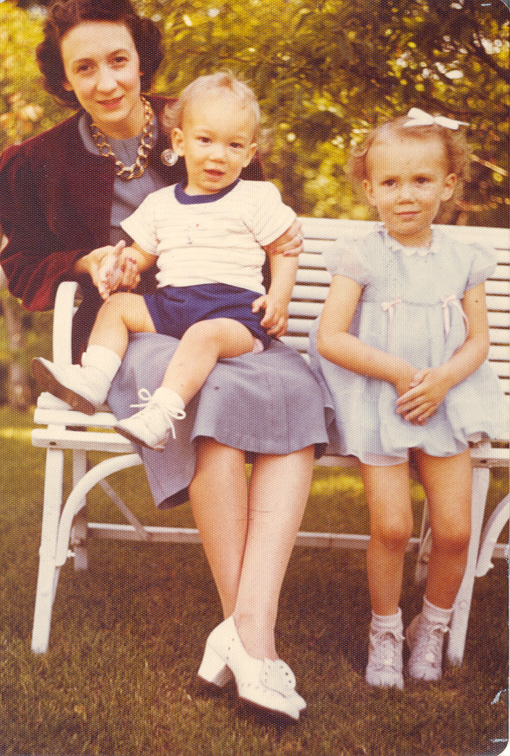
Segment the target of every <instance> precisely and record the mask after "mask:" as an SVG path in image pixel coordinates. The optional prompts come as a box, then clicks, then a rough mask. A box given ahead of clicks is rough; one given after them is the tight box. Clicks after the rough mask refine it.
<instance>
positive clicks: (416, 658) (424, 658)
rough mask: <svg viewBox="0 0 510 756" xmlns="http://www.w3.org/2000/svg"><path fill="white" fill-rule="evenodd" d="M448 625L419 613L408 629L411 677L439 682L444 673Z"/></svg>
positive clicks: (409, 670)
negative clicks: (444, 647)
mask: <svg viewBox="0 0 510 756" xmlns="http://www.w3.org/2000/svg"><path fill="white" fill-rule="evenodd" d="M447 632H448V627H447V626H446V625H442V624H435V623H433V622H430V621H429V620H427V619H426V618H425V617H424V616H423V614H418V615H417V616H416V617H415V618H414V619H413V621H412V622H411V624H410V625H409V627H408V628H407V631H406V640H407V645H408V646H409V650H410V652H411V655H410V657H409V661H408V663H407V672H408V674H409V677H412V678H413V679H414V680H425V681H426V682H437V680H440V679H441V677H442V675H443V642H444V636H445V634H446V633H447Z"/></svg>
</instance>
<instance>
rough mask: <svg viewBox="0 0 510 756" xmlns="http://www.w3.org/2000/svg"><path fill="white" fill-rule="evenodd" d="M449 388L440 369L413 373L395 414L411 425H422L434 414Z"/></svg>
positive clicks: (443, 372)
mask: <svg viewBox="0 0 510 756" xmlns="http://www.w3.org/2000/svg"><path fill="white" fill-rule="evenodd" d="M450 388H451V386H450V384H449V382H448V380H447V378H446V375H445V371H444V370H442V369H441V368H425V369H423V370H418V372H417V373H415V375H414V377H413V379H412V381H411V383H410V386H409V390H408V391H406V392H405V393H404V394H402V395H401V396H400V397H399V398H398V400H397V413H398V414H399V415H401V417H402V418H403V419H404V420H406V421H407V422H409V423H412V424H413V425H424V424H425V423H426V422H427V420H429V418H431V417H432V416H433V415H434V413H435V412H436V410H437V408H438V407H439V405H440V404H441V402H442V401H443V400H444V398H445V396H446V394H447V393H448V391H449V390H450Z"/></svg>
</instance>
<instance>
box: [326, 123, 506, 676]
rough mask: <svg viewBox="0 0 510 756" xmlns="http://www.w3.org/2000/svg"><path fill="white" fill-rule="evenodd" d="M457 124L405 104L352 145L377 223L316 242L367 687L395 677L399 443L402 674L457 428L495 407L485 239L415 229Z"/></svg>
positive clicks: (416, 651) (446, 534) (450, 175)
mask: <svg viewBox="0 0 510 756" xmlns="http://www.w3.org/2000/svg"><path fill="white" fill-rule="evenodd" d="M459 125H461V124H459V123H458V122H456V121H452V120H451V119H446V118H442V117H437V118H435V117H432V116H429V115H427V114H424V113H423V112H422V111H418V110H417V109H413V110H411V111H410V112H409V115H408V116H407V117H405V116H404V117H399V118H396V119H395V120H392V121H390V122H388V123H385V124H383V125H381V126H379V127H377V128H376V129H375V130H374V131H373V132H372V133H371V134H370V135H369V136H368V138H367V140H366V142H365V144H364V146H363V147H362V148H361V149H358V150H357V151H356V152H355V153H354V154H353V156H352V161H351V171H350V172H351V175H352V177H353V178H355V179H357V180H359V181H360V182H361V184H362V187H363V190H364V192H365V194H366V197H367V199H368V201H369V202H370V204H371V205H373V206H375V207H376V208H377V211H378V213H379V216H380V219H381V221H382V225H381V227H380V228H379V229H377V230H376V231H374V232H373V233H370V234H368V235H367V236H366V237H364V238H362V239H360V240H352V241H351V242H350V243H348V242H342V243H338V244H337V245H336V246H335V248H334V249H333V250H332V251H331V252H328V253H327V265H328V268H329V270H330V272H331V273H332V275H333V280H332V283H331V289H330V292H329V295H328V298H327V301H326V304H325V306H324V310H323V313H322V315H321V318H320V323H319V326H318V334H317V343H316V345H315V346H314V345H313V344H312V347H311V357H312V364H313V366H314V367H315V369H316V370H317V371H318V372H320V375H321V376H322V377H323V378H324V379H325V380H326V383H327V385H328V387H329V389H330V392H331V395H332V397H333V400H334V406H335V413H336V422H335V428H334V431H335V432H336V434H337V435H338V439H339V449H338V451H340V453H343V454H353V455H355V456H356V457H358V459H359V461H360V468H361V474H362V478H363V483H364V486H365V492H366V497H367V502H368V507H369V512H370V543H369V547H368V553H367V570H368V582H369V590H370V597H371V604H372V622H371V627H370V636H369V657H368V666H367V669H366V681H367V682H368V683H369V684H370V685H375V686H383V687H384V686H396V687H398V688H402V687H403V662H402V652H403V641H404V637H403V626H402V617H401V610H400V608H399V602H400V595H401V589H402V575H403V565H404V554H405V550H406V545H407V542H408V540H409V538H410V536H411V532H412V525H413V521H412V512H411V501H410V493H409V463H410V455H412V460H413V461H414V463H415V464H416V467H417V469H418V471H419V475H420V480H421V482H422V484H423V486H424V488H425V492H426V495H427V500H428V504H429V507H430V520H431V529H432V551H431V554H430V562H429V571H428V580H427V586H426V591H425V597H424V600H423V609H422V612H421V614H419V615H418V616H417V617H415V619H414V620H413V621H412V622H411V624H410V626H409V628H408V630H407V633H406V640H407V643H408V645H409V648H410V658H409V665H408V673H409V675H410V677H412V678H415V679H421V680H438V679H440V677H441V674H442V649H443V639H444V635H445V633H446V632H447V628H448V624H449V621H450V618H451V615H452V606H453V602H454V600H455V596H456V594H457V591H458V589H459V586H460V583H461V581H462V577H463V574H464V570H465V565H466V558H467V550H468V544H469V538H470V526H471V462H470V455H469V449H468V442H469V440H470V438H471V437H472V434H475V433H477V434H480V433H482V434H486V435H487V436H493V435H497V433H498V432H499V419H500V418H501V417H502V416H503V412H504V410H503V409H502V405H501V404H500V400H501V394H500V389H499V385H498V380H497V378H496V376H495V375H494V374H493V373H492V371H491V368H490V366H489V364H488V362H487V359H486V358H487V354H488V348H489V333H488V325H487V315H486V307H485V295H484V281H485V279H486V278H488V277H489V276H490V275H491V273H492V272H493V270H494V267H495V263H494V260H493V257H492V254H491V253H490V252H488V251H487V250H485V249H483V248H482V247H480V246H478V245H477V244H462V243H459V242H457V241H454V240H452V239H449V238H448V236H447V235H446V234H445V233H443V232H442V231H441V230H440V229H439V228H434V229H432V228H431V224H432V222H433V220H434V218H435V217H436V215H437V212H438V210H439V207H440V205H441V203H442V202H445V201H446V200H449V199H450V198H451V197H452V195H453V194H454V190H455V189H456V186H457V184H458V183H459V180H460V179H461V176H462V171H463V165H464V162H465V159H466V155H467V150H466V148H465V141H464V139H463V137H462V134H461V132H460V131H459Z"/></svg>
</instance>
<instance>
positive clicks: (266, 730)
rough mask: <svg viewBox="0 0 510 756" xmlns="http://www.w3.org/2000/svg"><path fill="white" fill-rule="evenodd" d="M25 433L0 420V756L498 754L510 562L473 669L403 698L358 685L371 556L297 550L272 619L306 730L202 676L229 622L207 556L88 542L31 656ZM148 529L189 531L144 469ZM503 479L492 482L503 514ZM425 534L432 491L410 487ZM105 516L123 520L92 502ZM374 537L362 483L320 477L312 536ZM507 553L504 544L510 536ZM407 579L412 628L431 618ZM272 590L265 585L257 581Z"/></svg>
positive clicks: (128, 477) (477, 606) (485, 611)
mask: <svg viewBox="0 0 510 756" xmlns="http://www.w3.org/2000/svg"><path fill="white" fill-rule="evenodd" d="M30 429H31V417H30V416H29V415H19V414H16V415H15V414H12V413H9V412H8V411H7V410H6V409H2V408H0V466H1V467H0V480H1V486H2V489H1V490H2V495H1V501H0V537H1V544H2V548H1V556H0V558H1V560H2V564H1V570H2V572H1V574H2V579H1V581H0V592H1V593H0V612H1V621H0V683H1V699H0V754H2V756H7V754H15V756H28V755H29V754H30V755H32V754H33V755H34V756H71V755H73V756H74V755H75V754H76V755H77V754H85V755H86V756H96V755H97V756H113V755H115V756H117V755H118V756H141V755H145V754H146V755H147V756H259V755H260V756H262V755H263V756H297V755H298V754H306V756H486V755H488V754H499V753H501V752H502V751H503V750H504V748H505V746H506V742H507V736H508V710H507V703H508V693H507V690H506V689H507V688H508V583H507V564H506V562H505V561H504V560H501V559H500V560H497V561H496V563H495V567H494V568H493V569H492V570H491V571H490V573H489V574H488V575H486V576H485V577H483V578H480V579H478V580H477V583H476V586H475V594H474V598H473V605H472V613H471V620H470V625H469V630H468V637H467V644H466V653H465V660H464V664H463V666H462V667H461V668H460V669H454V670H448V671H447V672H446V674H445V676H444V678H443V680H442V681H441V682H440V683H436V684H425V685H424V684H418V683H411V682H407V683H406V688H405V691H404V692H397V691H394V690H390V691H388V690H387V691H383V690H375V689H370V688H368V687H367V686H366V685H365V683H364V680H363V675H364V666H365V663H366V654H367V632H368V623H369V617H370V608H369V598H368V591H367V584H366V575H365V566H364V558H365V557H364V553H363V552H355V551H336V550H335V551H333V550H320V549H310V548H296V549H295V550H294V553H293V556H292V559H291V563H290V566H289V569H288V573H287V577H286V580H285V583H284V587H283V591H282V598H281V605H280V614H279V618H278V641H279V648H280V651H281V653H282V656H283V658H284V659H285V660H286V661H288V662H289V664H290V665H291V667H292V668H293V670H294V672H295V674H296V677H297V680H298V690H299V691H300V692H301V693H302V694H303V695H304V697H305V698H306V699H307V702H308V713H307V714H306V716H302V717H301V719H300V721H299V722H298V723H296V724H290V725H284V724H283V723H271V722H269V721H268V720H266V719H264V718H263V717H261V716H258V715H255V714H254V713H253V712H247V711H243V710H242V709H240V708H239V706H238V704H237V702H236V696H235V692H234V690H233V689H232V688H230V687H229V688H228V689H227V690H226V691H223V692H221V693H219V694H218V693H212V692H211V691H209V690H206V689H205V688H204V687H201V685H200V684H199V683H198V681H197V680H196V677H195V673H196V670H197V668H198V665H199V663H200V659H201V654H202V651H203V648H204V643H205V639H206V637H207V634H208V632H209V631H210V630H211V629H212V628H213V627H214V626H215V624H216V623H217V622H219V621H220V619H221V617H220V609H219V604H218V600H217V597H216V592H215V588H214V584H213V581H212V578H211V576H210V573H209V569H208V566H207V563H206V561H205V558H204V555H203V552H202V548H201V546H199V545H173V544H169V545H164V544H149V545H147V544H139V543H105V542H94V543H93V544H91V547H90V569H89V571H88V572H87V573H85V574H80V575H79V576H77V575H76V574H75V573H74V571H73V566H72V562H71V561H68V563H67V564H66V565H65V567H64V568H63V570H62V573H61V578H60V582H59V586H58V591H57V599H56V603H55V608H54V612H53V623H52V631H51V637H50V647H49V650H48V652H47V653H46V654H44V655H34V654H33V653H32V652H31V650H30V636H31V626H32V613H33V608H34V596H35V584H36V576H37V563H38V549H39V537H40V518H41V508H42V489H43V472H44V450H40V449H34V448H33V447H32V446H31V442H30ZM113 483H114V486H115V487H116V489H117V490H119V492H120V493H121V495H123V494H124V495H125V498H126V500H127V501H128V502H129V503H131V504H133V505H134V507H135V508H137V509H138V511H145V518H144V519H145V521H146V522H148V521H149V520H150V523H151V524H154V525H158V524H174V525H183V526H190V525H192V521H191V516H190V513H189V509H188V508H187V507H186V506H185V507H181V508H179V509H178V510H174V511H172V512H165V513H161V512H155V511H154V509H153V506H152V504H151V502H150V497H149V494H148V491H147V487H146V484H145V482H144V481H143V480H141V478H140V470H134V471H128V473H126V474H124V477H122V476H121V477H119V478H118V479H117V480H114V481H113ZM505 488H506V477H505V476H501V477H500V478H496V477H495V478H494V480H493V484H492V499H493V502H494V501H497V500H499V499H500V498H501V496H502V495H503V493H504V491H505ZM413 497H414V500H415V507H416V515H417V517H416V519H417V522H418V516H419V513H420V509H421V506H422V492H421V489H420V487H419V486H414V487H413ZM91 510H92V515H93V517H94V518H97V517H101V518H105V517H110V518H111V519H116V518H117V516H116V514H115V513H114V512H112V511H111V509H110V507H109V506H107V505H106V504H105V503H104V502H103V500H102V498H101V496H100V495H99V494H98V495H97V496H95V495H94V496H92V502H91ZM366 527H367V518H366V511H365V506H364V502H363V491H362V488H361V485H360V482H359V478H358V477H357V475H356V473H355V472H353V471H340V470H335V469H331V470H327V469H321V470H318V471H317V473H316V475H315V477H314V483H313V487H312V492H311V496H310V503H309V507H308V509H307V512H306V515H305V521H304V523H303V529H304V530H321V531H322V530H340V529H341V530H343V531H351V532H359V531H360V529H362V528H366ZM504 538H505V539H506V538H507V534H506V531H505V534H504ZM413 568H414V556H413V555H409V556H408V558H407V563H406V574H405V588H404V598H403V602H402V610H403V613H404V620H405V622H406V623H407V622H409V620H410V619H411V618H412V617H413V616H414V614H415V613H416V612H417V611H418V609H419V607H420V604H421V596H422V589H420V588H418V587H416V586H415V585H414V584H413ZM261 579H263V576H261Z"/></svg>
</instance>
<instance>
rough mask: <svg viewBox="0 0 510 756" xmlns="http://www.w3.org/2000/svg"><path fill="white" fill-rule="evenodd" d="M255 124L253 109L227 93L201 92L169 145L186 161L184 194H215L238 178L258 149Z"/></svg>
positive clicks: (186, 110)
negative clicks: (186, 180) (186, 177)
mask: <svg viewBox="0 0 510 756" xmlns="http://www.w3.org/2000/svg"><path fill="white" fill-rule="evenodd" d="M256 123H257V122H256V117H255V114H254V111H253V109H252V108H251V107H250V106H244V107H243V104H242V102H241V100H240V99H239V97H238V96H237V95H235V94H234V93H232V92H230V91H228V90H219V89H218V90H211V91H208V92H203V93H202V94H200V95H198V96H197V97H196V98H195V100H194V101H193V102H190V103H189V104H188V105H187V106H186V108H185V110H184V113H183V119H182V128H175V129H174V130H173V132H172V145H173V148H174V150H175V152H176V153H177V154H178V155H182V156H184V159H185V161H186V171H187V173H188V183H187V186H186V189H185V191H186V193H187V194H190V195H192V194H193V195H199V194H215V193H216V192H219V191H221V190H222V189H225V188H226V187H227V186H230V184H233V183H234V181H236V179H238V178H239V175H240V173H241V171H242V169H243V168H244V167H245V166H247V165H248V164H249V163H250V162H251V160H252V158H253V156H254V154H255V152H256V150H257V144H256V143H255V141H254V134H255V129H256Z"/></svg>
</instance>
